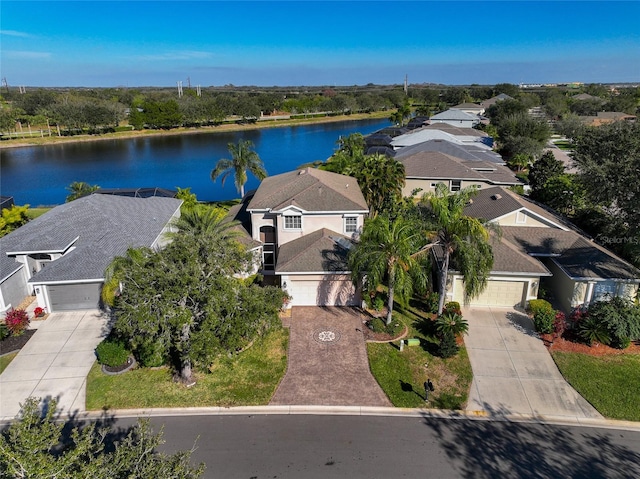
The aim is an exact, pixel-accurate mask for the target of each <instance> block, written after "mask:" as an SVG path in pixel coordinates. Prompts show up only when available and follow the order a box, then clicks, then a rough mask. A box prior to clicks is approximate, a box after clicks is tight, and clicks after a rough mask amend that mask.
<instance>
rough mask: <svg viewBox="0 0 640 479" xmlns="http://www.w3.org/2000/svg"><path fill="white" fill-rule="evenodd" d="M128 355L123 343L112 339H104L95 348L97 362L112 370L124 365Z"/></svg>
mask: <svg viewBox="0 0 640 479" xmlns="http://www.w3.org/2000/svg"><path fill="white" fill-rule="evenodd" d="M130 354H131V353H130V352H129V350H127V348H126V347H125V345H124V343H122V342H121V341H115V340H112V339H105V340H104V341H102V342H101V343H100V344H98V347H96V355H97V356H98V362H99V363H100V364H103V365H105V366H109V367H112V368H115V367H117V366H121V365H123V364H124V363H126V362H127V359H129V355H130Z"/></svg>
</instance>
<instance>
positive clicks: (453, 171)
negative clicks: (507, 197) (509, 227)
mask: <svg viewBox="0 0 640 479" xmlns="http://www.w3.org/2000/svg"><path fill="white" fill-rule="evenodd" d="M398 161H400V162H401V163H402V164H403V165H404V169H405V176H406V177H407V178H424V179H454V180H470V181H486V182H489V183H494V184H507V185H518V184H520V180H518V179H517V178H516V176H515V175H514V174H513V173H512V172H511V170H509V169H508V168H506V167H505V166H502V165H496V164H493V163H483V162H465V161H462V160H460V159H459V158H455V157H453V156H451V155H446V154H444V153H440V152H438V151H420V152H418V153H415V154H413V155H410V156H406V157H402V158H398ZM482 167H484V168H485V169H486V170H487V171H478V169H477V168H482Z"/></svg>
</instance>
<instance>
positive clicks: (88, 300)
mask: <svg viewBox="0 0 640 479" xmlns="http://www.w3.org/2000/svg"><path fill="white" fill-rule="evenodd" d="M47 289H48V292H49V303H50V304H51V311H70V310H75V309H94V308H97V307H99V305H100V291H101V289H102V283H88V284H57V285H55V286H47Z"/></svg>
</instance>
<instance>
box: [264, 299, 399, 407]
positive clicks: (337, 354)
mask: <svg viewBox="0 0 640 479" xmlns="http://www.w3.org/2000/svg"><path fill="white" fill-rule="evenodd" d="M362 320H363V318H362V315H361V313H360V312H359V311H358V310H357V309H354V308H324V307H322V308H321V307H294V308H293V310H292V313H291V319H290V320H288V321H287V322H288V323H289V324H290V335H289V359H288V361H289V362H288V367H287V372H286V374H285V376H284V378H283V379H282V382H281V383H280V385H279V386H278V389H277V390H276V392H275V394H274V396H273V398H272V399H271V402H270V404H271V405H289V406H291V405H319V406H391V402H390V401H389V399H388V398H387V396H386V395H385V394H384V392H383V391H382V389H381V388H380V386H379V385H378V383H377V382H376V380H375V379H374V378H373V375H372V374H371V370H370V369H369V360H368V357H367V350H366V345H365V340H364V336H363V333H362V327H363V323H362Z"/></svg>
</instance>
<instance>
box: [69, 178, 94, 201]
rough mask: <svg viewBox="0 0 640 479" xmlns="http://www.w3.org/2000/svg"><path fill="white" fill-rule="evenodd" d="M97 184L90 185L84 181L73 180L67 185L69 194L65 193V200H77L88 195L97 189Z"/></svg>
mask: <svg viewBox="0 0 640 479" xmlns="http://www.w3.org/2000/svg"><path fill="white" fill-rule="evenodd" d="M99 188H100V187H99V186H98V185H93V186H92V185H90V184H89V183H85V182H84V181H74V182H73V183H71V184H70V185H69V186H67V190H68V191H69V194H68V195H67V199H66V200H65V201H66V202H67V203H69V202H70V201H73V200H77V199H78V198H81V197H83V196H86V195H89V194H91V193H93V192H94V191H96V190H97V189H99Z"/></svg>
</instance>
